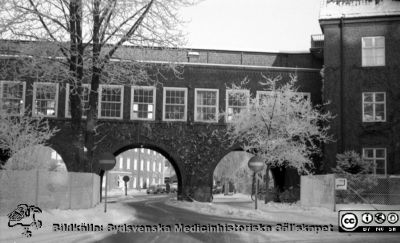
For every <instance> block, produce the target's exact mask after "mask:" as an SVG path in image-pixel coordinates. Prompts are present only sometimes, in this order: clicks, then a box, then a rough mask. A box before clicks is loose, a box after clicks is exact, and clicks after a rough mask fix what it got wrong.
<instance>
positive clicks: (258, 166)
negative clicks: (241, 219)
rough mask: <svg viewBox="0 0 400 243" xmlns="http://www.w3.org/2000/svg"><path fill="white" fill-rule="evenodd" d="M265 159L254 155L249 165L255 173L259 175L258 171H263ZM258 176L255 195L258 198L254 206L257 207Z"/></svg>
mask: <svg viewBox="0 0 400 243" xmlns="http://www.w3.org/2000/svg"><path fill="white" fill-rule="evenodd" d="M264 161H265V159H263V158H262V157H260V156H254V157H252V158H251V159H250V160H249V163H248V166H249V168H250V169H251V170H252V171H254V173H255V174H256V175H257V173H258V172H260V171H262V169H263V168H264V165H265V163H264ZM257 180H258V177H257V176H256V192H255V197H256V199H255V200H254V203H255V204H254V208H255V209H257V197H258V195H257V194H258V183H257Z"/></svg>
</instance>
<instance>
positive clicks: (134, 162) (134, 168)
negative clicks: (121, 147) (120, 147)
mask: <svg viewBox="0 0 400 243" xmlns="http://www.w3.org/2000/svg"><path fill="white" fill-rule="evenodd" d="M150 164H151V162H150V161H149V160H147V166H146V169H147V171H150V168H151V167H150ZM152 164H153V170H152V172H157V170H156V167H158V172H160V173H161V164H162V163H161V162H159V163H158V166H157V165H156V164H157V162H156V161H153V162H152ZM137 167H138V160H137V159H134V160H133V170H137V169H138V168H137ZM143 167H144V160H143V159H142V160H140V170H141V171H144V168H143ZM119 168H120V169H127V170H130V169H131V159H130V158H127V159H126V168H124V159H123V158H122V157H120V158H119Z"/></svg>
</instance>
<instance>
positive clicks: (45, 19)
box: [0, 0, 194, 171]
mask: <svg viewBox="0 0 400 243" xmlns="http://www.w3.org/2000/svg"><path fill="white" fill-rule="evenodd" d="M193 3H194V0H45V1H43V0H11V1H5V5H4V6H3V9H2V10H3V12H2V15H1V16H0V22H1V23H3V26H4V27H5V32H4V33H3V34H2V38H7V39H11V40H28V41H34V43H33V44H32V45H26V43H23V44H25V45H20V46H18V47H17V50H15V52H16V53H15V52H13V53H12V54H13V55H15V54H18V55H16V56H18V57H19V58H18V60H17V61H12V62H10V63H7V64H8V65H5V64H4V63H3V65H2V67H1V68H0V69H1V70H0V71H2V70H3V72H2V73H1V75H3V76H6V75H8V76H10V73H11V76H12V77H11V78H12V79H14V80H18V79H19V78H21V79H23V78H24V77H26V76H31V77H36V78H38V79H41V81H49V82H60V83H69V84H70V87H71V92H70V97H69V98H70V104H71V105H70V107H71V121H72V122H71V126H72V131H74V132H75V134H74V137H75V138H74V140H75V141H71V144H73V145H74V149H72V150H71V153H72V154H73V155H74V158H75V162H76V164H75V165H74V166H73V167H72V169H73V170H77V169H79V170H84V171H92V169H93V168H92V161H93V155H94V154H93V153H94V150H95V148H96V143H97V141H96V136H97V135H98V134H97V133H96V127H97V114H98V112H97V109H98V89H99V85H100V83H107V82H108V83H110V82H112V83H115V82H120V83H125V84H137V83H140V82H146V83H148V82H150V81H154V82H155V81H157V80H156V78H157V77H160V76H162V75H160V73H159V72H160V69H162V68H167V69H168V70H172V72H173V73H175V74H179V70H178V69H177V68H176V66H175V65H173V64H170V65H169V64H166V65H161V64H160V65H158V66H157V65H156V66H152V67H150V68H149V66H148V64H145V63H143V62H141V60H142V58H143V53H145V51H140V50H139V51H137V52H133V53H136V54H137V56H135V55H133V56H129V55H128V56H126V55H124V54H125V52H124V51H121V50H120V49H121V47H122V46H124V45H129V46H130V47H131V48H133V47H137V46H139V47H140V46H147V47H157V48H170V47H175V46H177V45H181V44H182V41H183V37H184V35H183V34H182V32H181V30H180V28H179V27H180V25H181V23H182V21H181V18H180V16H179V14H178V12H179V9H180V8H181V7H184V6H188V5H191V4H193ZM15 19H17V20H18V21H14V20H15ZM12 44H13V43H11V44H10V45H12ZM3 49H5V50H7V49H12V48H3ZM14 49H15V48H14ZM118 53H119V55H116V54H118ZM164 53H168V51H166V52H164ZM10 70H11V71H10ZM13 70H15V71H13ZM85 83H86V84H90V88H89V91H88V92H85V91H84V87H83V85H84V84H85ZM85 93H88V94H86V95H87V96H88V97H89V98H88V102H87V104H86V105H84V102H83V97H84V95H85ZM82 115H86V119H85V120H83V119H82ZM84 147H86V148H87V150H88V152H87V153H84ZM78 167H79V168H78Z"/></svg>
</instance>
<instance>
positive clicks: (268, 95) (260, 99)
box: [256, 90, 274, 105]
mask: <svg viewBox="0 0 400 243" xmlns="http://www.w3.org/2000/svg"><path fill="white" fill-rule="evenodd" d="M273 96H274V92H273V91H267V90H257V92H256V100H257V105H262V104H263V103H264V102H268V100H270V99H272V98H273Z"/></svg>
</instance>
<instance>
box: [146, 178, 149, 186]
mask: <svg viewBox="0 0 400 243" xmlns="http://www.w3.org/2000/svg"><path fill="white" fill-rule="evenodd" d="M149 183H150V179H149V177H147V178H146V186H147V187H149V186H150V184H149Z"/></svg>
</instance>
